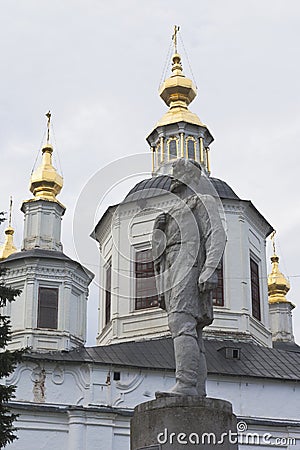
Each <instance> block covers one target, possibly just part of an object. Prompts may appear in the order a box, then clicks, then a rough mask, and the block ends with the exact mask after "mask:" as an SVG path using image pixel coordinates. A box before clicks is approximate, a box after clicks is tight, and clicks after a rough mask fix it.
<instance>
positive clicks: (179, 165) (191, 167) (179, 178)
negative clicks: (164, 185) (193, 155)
mask: <svg viewBox="0 0 300 450" xmlns="http://www.w3.org/2000/svg"><path fill="white" fill-rule="evenodd" d="M172 168H173V173H172V178H173V180H172V187H171V190H172V191H174V190H175V189H178V187H179V186H180V185H185V186H188V187H190V188H191V189H192V190H194V189H195V188H196V187H197V185H198V184H199V181H200V177H201V166H200V164H199V163H198V162H197V161H194V160H193V159H184V158H180V159H177V160H176V161H175V162H174V163H173V164H172Z"/></svg>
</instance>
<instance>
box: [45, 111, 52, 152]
mask: <svg viewBox="0 0 300 450" xmlns="http://www.w3.org/2000/svg"><path fill="white" fill-rule="evenodd" d="M46 117H47V119H48V121H47V144H49V141H50V120H51V112H50V111H48V112H47V114H46Z"/></svg>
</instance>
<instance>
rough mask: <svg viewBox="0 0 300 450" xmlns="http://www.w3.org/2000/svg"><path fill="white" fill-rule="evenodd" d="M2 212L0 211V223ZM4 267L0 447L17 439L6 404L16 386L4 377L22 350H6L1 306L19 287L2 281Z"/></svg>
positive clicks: (1, 322)
mask: <svg viewBox="0 0 300 450" xmlns="http://www.w3.org/2000/svg"><path fill="white" fill-rule="evenodd" d="M4 220H5V219H4V214H3V213H1V212H0V223H1V222H3V221H4ZM4 275H5V269H4V268H1V266H0V448H4V447H5V446H6V445H7V444H8V443H10V442H12V441H13V440H15V439H17V436H16V434H15V432H16V428H15V427H14V421H15V420H16V419H17V417H18V415H17V414H13V413H11V412H10V410H9V407H8V404H9V401H10V400H11V399H12V398H14V396H15V395H14V393H15V390H16V386H13V385H11V386H6V385H5V381H4V380H3V378H4V377H7V376H9V375H10V374H11V373H12V372H13V371H14V370H15V368H16V365H17V364H18V363H19V362H20V361H21V359H22V355H23V353H24V350H14V351H10V350H7V348H6V346H7V343H8V342H9V341H10V340H11V324H10V318H9V316H6V315H3V310H2V309H1V308H2V307H4V306H6V305H7V303H8V302H9V303H10V302H13V301H14V300H16V297H18V296H19V295H20V294H21V291H20V290H19V289H13V288H11V287H10V286H6V285H5V283H4V282H3V281H2V280H3V276H4Z"/></svg>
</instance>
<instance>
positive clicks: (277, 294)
mask: <svg viewBox="0 0 300 450" xmlns="http://www.w3.org/2000/svg"><path fill="white" fill-rule="evenodd" d="M271 262H272V272H271V273H270V275H269V276H268V292H269V303H281V302H289V300H287V298H286V294H287V293H288V291H289V290H290V283H289V281H288V280H287V279H286V278H285V276H284V275H283V274H282V273H281V272H280V270H279V257H278V256H277V255H276V254H275V253H274V255H273V256H272V257H271ZM289 303H290V302H289Z"/></svg>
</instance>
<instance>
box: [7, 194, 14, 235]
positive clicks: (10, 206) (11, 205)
mask: <svg viewBox="0 0 300 450" xmlns="http://www.w3.org/2000/svg"><path fill="white" fill-rule="evenodd" d="M12 207H13V199H12V196H10V201H9V219H8V226H9V227H11V216H12Z"/></svg>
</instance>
